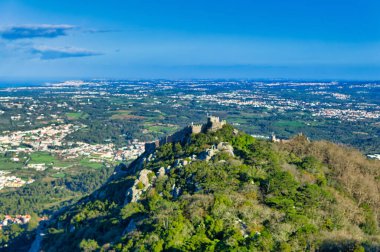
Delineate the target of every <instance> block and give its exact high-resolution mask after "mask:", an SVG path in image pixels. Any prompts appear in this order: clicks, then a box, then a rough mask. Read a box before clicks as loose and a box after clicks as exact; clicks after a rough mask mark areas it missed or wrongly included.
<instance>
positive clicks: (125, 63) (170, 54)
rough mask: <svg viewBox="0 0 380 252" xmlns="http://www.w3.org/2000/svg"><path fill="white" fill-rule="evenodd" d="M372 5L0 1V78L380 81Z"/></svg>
mask: <svg viewBox="0 0 380 252" xmlns="http://www.w3.org/2000/svg"><path fill="white" fill-rule="evenodd" d="M379 13H380V1H378V0H360V1H358V0H307V1H305V0H286V1H283V0H229V1H227V0H191V1H190V0H186V1H185V0H133V1H131V0H107V1H104V0H80V1H78V0H65V1H51V0H0V80H7V81H18V80H22V81H33V80H66V79H89V78H97V79H99V78H112V79H151V78H167V79H179V78H181V79H191V78H250V79H255V78H257V79H263V78H264V79H273V78H275V79H278V78H281V79H329V80H340V79H342V80H380V15H379Z"/></svg>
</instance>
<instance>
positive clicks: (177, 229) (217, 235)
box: [43, 125, 380, 251]
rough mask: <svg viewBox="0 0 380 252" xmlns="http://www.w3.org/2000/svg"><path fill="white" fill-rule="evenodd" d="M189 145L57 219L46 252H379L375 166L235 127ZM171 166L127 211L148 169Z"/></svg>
mask: <svg viewBox="0 0 380 252" xmlns="http://www.w3.org/2000/svg"><path fill="white" fill-rule="evenodd" d="M185 142H186V143H184V144H179V143H175V144H172V143H169V144H165V145H163V146H161V147H160V148H158V149H157V150H156V152H155V154H154V156H153V157H152V158H150V159H149V160H150V161H149V162H148V161H147V160H146V159H145V161H144V160H143V159H144V156H142V157H141V158H140V161H141V162H140V161H139V160H137V161H135V162H134V163H132V164H131V166H130V167H129V169H127V170H126V174H125V176H123V177H120V178H117V179H114V180H111V181H109V182H108V183H107V184H105V185H104V186H102V187H101V188H100V189H98V190H97V191H95V192H94V193H93V194H92V195H90V196H88V197H86V198H84V199H82V200H81V201H80V202H79V203H77V204H74V205H72V206H71V207H68V208H67V209H66V211H63V212H62V213H60V214H59V215H58V216H57V217H56V218H55V219H54V220H53V221H52V223H51V225H50V227H49V229H48V234H47V236H46V238H44V240H43V250H44V251H70V250H82V251H104V250H109V249H110V250H114V251H315V250H318V251H364V250H365V251H378V248H379V246H380V234H379V217H378V216H380V212H379V211H380V206H379V204H380V203H379V202H380V200H379V195H380V194H379V181H378V180H376V178H378V177H379V176H380V165H379V163H378V162H371V161H368V160H366V159H365V158H364V157H363V156H362V155H361V154H360V153H359V152H356V151H354V150H351V149H347V148H344V147H340V146H337V145H335V144H332V143H328V142H309V141H308V140H307V139H306V138H305V137H303V136H298V137H296V138H294V139H293V140H292V141H290V142H288V143H284V144H273V143H270V142H267V141H262V140H257V139H254V138H252V137H251V136H249V135H247V134H244V133H242V132H239V133H236V131H234V129H233V128H232V127H231V126H229V125H227V126H225V127H224V128H223V129H222V130H219V131H217V132H214V133H207V134H202V133H201V134H197V135H193V136H191V139H190V140H189V141H185ZM221 142H225V143H228V144H229V145H231V146H232V147H233V152H234V155H232V154H231V153H230V152H228V151H223V150H220V151H218V152H216V153H215V155H213V156H212V158H211V159H210V160H209V161H205V160H201V159H197V160H193V161H192V162H190V163H189V164H187V165H184V166H181V165H174V164H175V163H176V160H177V159H182V160H187V161H190V160H191V159H192V158H191V157H193V156H198V157H201V156H202V155H203V153H204V151H205V150H206V149H208V148H210V147H211V146H215V145H218V144H219V143H221ZM139 163H140V164H141V165H142V167H140V166H139ZM168 166H170V167H171V168H170V170H169V171H168V172H167V173H166V175H163V176H160V177H155V176H152V175H151V176H149V181H151V183H152V186H151V187H150V188H149V189H148V190H147V191H142V194H141V196H140V199H139V200H138V201H137V202H131V203H127V204H125V199H126V192H127V191H128V189H129V188H130V187H131V186H132V185H133V184H134V181H135V179H136V178H138V177H139V172H140V171H141V170H142V169H147V170H151V171H153V172H154V174H156V172H158V170H159V169H160V168H161V167H168ZM143 188H144V185H143V183H142V182H141V181H140V182H139V183H138V184H137V186H136V189H137V190H143Z"/></svg>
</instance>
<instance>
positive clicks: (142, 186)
mask: <svg viewBox="0 0 380 252" xmlns="http://www.w3.org/2000/svg"><path fill="white" fill-rule="evenodd" d="M150 174H152V175H150ZM155 178H156V176H155V175H154V174H153V172H152V171H151V170H147V169H143V170H141V171H140V173H139V177H138V179H136V180H135V182H134V183H133V186H132V187H131V188H129V190H128V191H127V194H126V197H125V201H124V204H128V203H130V202H136V201H138V200H139V199H140V197H141V195H142V194H143V193H144V192H145V191H146V190H148V189H149V188H150V187H151V186H152V181H153V180H154V179H155Z"/></svg>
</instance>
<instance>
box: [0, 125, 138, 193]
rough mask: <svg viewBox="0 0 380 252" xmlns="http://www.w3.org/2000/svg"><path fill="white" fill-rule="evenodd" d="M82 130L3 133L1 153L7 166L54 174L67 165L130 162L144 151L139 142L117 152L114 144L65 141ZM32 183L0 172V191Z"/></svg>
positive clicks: (62, 128) (64, 127)
mask: <svg viewBox="0 0 380 252" xmlns="http://www.w3.org/2000/svg"><path fill="white" fill-rule="evenodd" d="M83 127H85V126H84V125H73V124H62V125H50V126H46V127H43V128H38V129H34V130H28V131H15V132H4V133H5V134H3V135H0V153H1V154H4V155H5V154H6V153H7V158H6V161H7V162H11V163H13V164H19V165H20V166H21V167H22V168H23V169H34V170H35V171H37V172H40V171H44V170H46V169H47V168H49V167H51V168H52V169H53V170H57V171H58V170H64V169H65V168H67V167H69V166H70V163H76V162H78V163H80V161H81V160H86V162H89V163H94V164H99V165H101V164H103V163H104V162H109V163H113V162H122V161H128V160H133V159H135V158H137V157H138V156H139V155H140V154H141V153H143V152H144V150H145V147H144V146H145V142H140V141H139V140H138V139H133V140H131V141H130V142H129V144H128V145H126V146H123V147H122V148H116V147H115V145H114V144H113V143H108V144H88V143H84V142H76V143H75V144H74V143H72V142H67V141H65V137H66V136H67V135H69V134H71V133H73V132H74V131H76V130H78V129H80V128H83ZM43 155H45V156H46V155H47V156H48V157H49V158H45V159H42V158H41V157H40V156H43ZM33 157H35V160H34V158H33ZM0 169H1V167H0ZM33 182H34V180H33V179H22V178H20V177H17V176H15V175H14V174H12V172H10V171H2V170H0V190H2V189H3V188H6V187H8V188H17V187H22V186H24V185H26V184H30V183H33Z"/></svg>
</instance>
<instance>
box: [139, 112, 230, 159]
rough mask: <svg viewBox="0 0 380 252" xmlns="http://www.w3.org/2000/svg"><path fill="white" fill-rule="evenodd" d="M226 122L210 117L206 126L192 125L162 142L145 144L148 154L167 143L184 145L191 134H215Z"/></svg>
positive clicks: (163, 139) (161, 140)
mask: <svg viewBox="0 0 380 252" xmlns="http://www.w3.org/2000/svg"><path fill="white" fill-rule="evenodd" d="M226 123H227V122H226V121H225V120H222V121H220V119H219V117H217V116H208V117H207V123H206V124H193V123H192V124H191V125H189V126H187V127H185V128H183V129H182V130H180V131H178V132H176V133H174V134H173V135H170V136H166V137H164V138H162V139H160V140H156V141H154V142H151V143H146V144H145V151H146V152H153V151H154V150H155V149H156V148H158V147H160V146H161V145H164V144H166V143H177V142H178V143H184V142H186V141H187V140H188V139H189V136H190V135H191V134H199V133H207V132H209V131H210V132H215V131H217V130H219V129H221V128H223V126H224V125H225V124H226Z"/></svg>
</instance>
